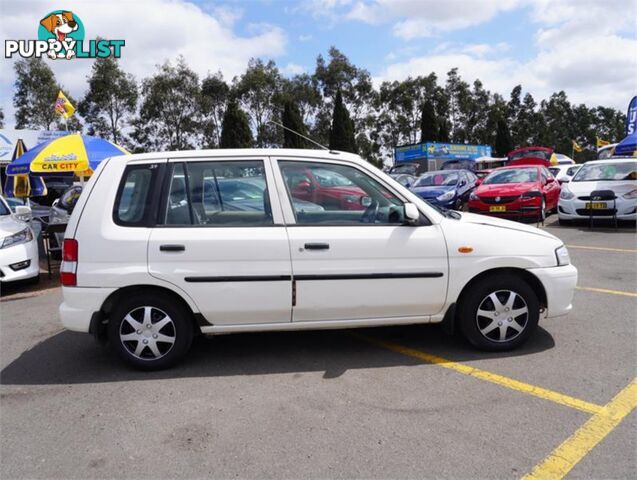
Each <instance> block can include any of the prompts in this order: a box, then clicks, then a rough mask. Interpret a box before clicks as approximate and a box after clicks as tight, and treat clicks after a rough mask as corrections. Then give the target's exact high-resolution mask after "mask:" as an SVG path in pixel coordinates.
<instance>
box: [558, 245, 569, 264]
mask: <svg viewBox="0 0 637 480" xmlns="http://www.w3.org/2000/svg"><path fill="white" fill-rule="evenodd" d="M555 258H557V265H558V266H562V265H568V264H570V263H571V257H570V256H569V255H568V249H567V248H566V246H564V245H562V246H561V247H559V248H556V249H555Z"/></svg>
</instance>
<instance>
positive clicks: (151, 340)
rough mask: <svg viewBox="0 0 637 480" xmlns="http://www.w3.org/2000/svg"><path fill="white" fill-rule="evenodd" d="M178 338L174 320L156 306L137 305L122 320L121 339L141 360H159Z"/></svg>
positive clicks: (130, 351) (129, 351)
mask: <svg viewBox="0 0 637 480" xmlns="http://www.w3.org/2000/svg"><path fill="white" fill-rule="evenodd" d="M176 338H177V335H176V329H175V324H174V322H173V320H172V319H171V318H170V317H169V316H168V314H166V312H164V311H163V310H160V309H159V308H156V307H151V306H143V307H137V308H135V309H134V310H131V311H130V312H128V314H127V315H126V316H125V317H124V319H123V320H122V322H121V325H120V329H119V339H120V341H121V342H122V345H124V347H125V348H126V350H127V351H128V353H130V354H131V355H132V356H134V357H136V358H139V359H141V360H157V359H159V358H161V357H163V356H164V355H166V354H167V353H168V352H169V351H170V350H171V349H172V347H173V345H174V344H175V340H176Z"/></svg>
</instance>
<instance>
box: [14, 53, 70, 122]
mask: <svg viewBox="0 0 637 480" xmlns="http://www.w3.org/2000/svg"><path fill="white" fill-rule="evenodd" d="M13 68H14V70H15V75H16V80H15V94H14V96H13V106H14V107H15V108H16V111H15V120H16V125H15V128H17V129H22V128H33V129H45V130H50V129H51V126H52V125H54V124H55V123H56V121H57V120H58V119H59V115H58V114H57V113H56V112H55V108H54V106H55V100H56V98H57V96H58V92H59V91H60V86H59V85H58V83H57V82H56V81H55V75H54V74H53V70H51V68H50V67H49V66H48V65H47V64H46V63H45V62H44V60H43V59H41V58H28V59H24V60H18V61H17V62H16V63H15V64H14V66H13Z"/></svg>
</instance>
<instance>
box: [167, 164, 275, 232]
mask: <svg viewBox="0 0 637 480" xmlns="http://www.w3.org/2000/svg"><path fill="white" fill-rule="evenodd" d="M163 222H164V224H166V225H207V226H211V227H215V226H258V225H272V224H273V220H272V209H271V207H270V198H269V195H268V190H267V183H266V178H265V171H264V166H263V162H262V161H233V162H220V161H219V162H187V163H176V164H174V166H173V171H172V175H171V178H170V187H169V191H168V195H167V199H166V205H165V214H164V220H163Z"/></svg>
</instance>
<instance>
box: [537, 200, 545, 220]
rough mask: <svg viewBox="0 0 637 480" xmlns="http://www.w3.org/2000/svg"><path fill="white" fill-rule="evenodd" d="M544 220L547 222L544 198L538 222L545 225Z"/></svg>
mask: <svg viewBox="0 0 637 480" xmlns="http://www.w3.org/2000/svg"><path fill="white" fill-rule="evenodd" d="M544 220H546V199H545V198H544V197H542V205H541V206H540V211H539V212H538V215H537V221H538V222H542V223H544Z"/></svg>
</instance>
